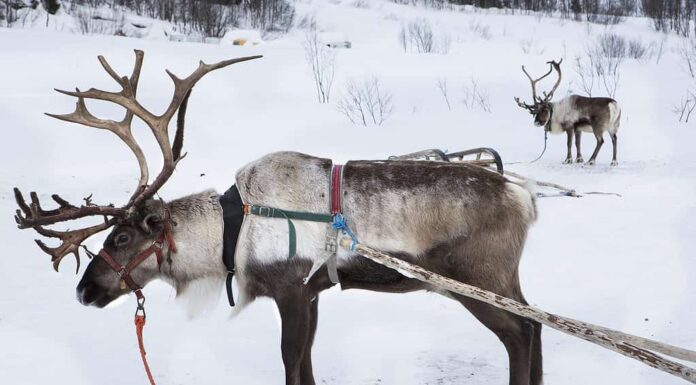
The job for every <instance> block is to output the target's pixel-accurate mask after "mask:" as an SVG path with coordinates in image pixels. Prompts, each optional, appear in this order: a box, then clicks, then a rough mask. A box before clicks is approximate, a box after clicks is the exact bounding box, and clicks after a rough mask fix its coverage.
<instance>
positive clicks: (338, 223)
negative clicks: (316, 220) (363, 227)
mask: <svg viewBox="0 0 696 385" xmlns="http://www.w3.org/2000/svg"><path fill="white" fill-rule="evenodd" d="M331 227H333V228H334V229H336V230H341V232H343V234H345V235H348V236H349V237H350V238H351V239H352V241H353V242H352V243H351V245H350V250H351V251H354V250H355V245H357V244H358V238H357V237H356V236H355V234H353V232H352V231H350V228H349V227H348V224H347V223H346V218H345V217H344V216H343V215H342V214H340V213H339V214H336V215H334V217H333V221H332V222H331Z"/></svg>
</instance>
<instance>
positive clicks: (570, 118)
mask: <svg viewBox="0 0 696 385" xmlns="http://www.w3.org/2000/svg"><path fill="white" fill-rule="evenodd" d="M562 62H563V59H561V60H560V61H559V62H555V61H549V62H547V64H549V71H548V72H547V73H546V74H545V75H543V76H542V77H540V78H538V79H532V77H531V76H530V75H529V73H528V72H527V70H526V69H525V68H524V66H522V71H523V72H524V74H525V75H527V78H528V79H529V81H530V82H531V84H532V100H533V101H534V104H531V105H530V104H527V103H525V102H522V101H520V98H518V97H516V98H515V101H516V102H517V105H518V106H520V107H522V108H524V109H526V110H528V111H529V113H530V114H532V115H534V124H535V125H536V126H538V127H541V126H543V127H544V129H545V130H546V131H547V132H550V133H552V134H560V133H561V132H564V131H565V133H566V135H568V154H567V155H566V159H565V161H564V162H563V163H566V164H568V163H573V156H572V154H571V148H572V146H573V136H575V147H576V157H575V161H576V162H577V163H582V162H583V158H582V153H581V152H580V136H581V134H582V133H583V132H591V133H593V134H594V136H595V138H596V139H597V145H596V146H595V149H594V152H593V153H592V156H591V157H590V160H589V161H588V162H587V163H588V164H590V165H593V164H595V159H596V158H597V154H598V153H599V150H600V149H601V148H602V144H604V138H603V136H604V133H605V132H608V133H609V136H610V137H611V143H612V145H613V147H614V153H613V157H612V161H611V165H612V166H616V165H618V164H619V163H618V162H617V161H616V132H617V131H618V130H619V121H620V120H621V109H620V108H619V105H618V103H617V102H616V100H614V99H611V98H592V97H590V98H588V97H585V96H580V95H570V96H567V97H565V98H563V99H561V100H559V101H557V102H551V99H552V98H553V93H554V92H555V91H556V89H557V88H558V85H559V84H561V63H562ZM553 70H556V72H558V80H556V84H554V86H553V88H552V89H551V91H550V92H549V93H546V92H544V97H543V98H540V97H538V96H537V91H536V84H537V83H538V82H539V81H540V80H542V79H544V78H545V77H547V76H549V75H550V74H551V72H552V71H553Z"/></svg>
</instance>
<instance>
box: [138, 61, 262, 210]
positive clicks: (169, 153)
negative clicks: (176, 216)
mask: <svg viewBox="0 0 696 385" xmlns="http://www.w3.org/2000/svg"><path fill="white" fill-rule="evenodd" d="M261 57H262V56H261V55H256V56H247V57H241V58H236V59H230V60H224V61H221V62H218V63H214V64H205V63H204V62H202V61H201V62H199V64H198V68H196V70H195V71H193V73H191V75H189V76H187V77H186V78H183V79H180V78H179V77H177V76H176V75H174V74H173V73H172V72H171V71H169V70H166V73H167V74H168V75H169V77H170V78H171V79H172V82H174V96H173V97H172V101H171V102H170V103H169V106H168V107H167V109H166V110H165V111H164V113H162V115H160V116H157V117H156V118H155V122H153V124H150V123H148V125H149V126H150V129H151V130H152V133H153V135H154V136H155V139H156V140H157V143H158V144H159V146H160V150H161V151H162V156H163V158H164V164H163V166H162V170H161V171H160V173H159V174H158V175H157V176H156V177H155V180H154V181H153V182H152V183H151V184H150V185H149V186H147V187H146V188H145V189H144V190H142V192H140V194H138V195H137V196H134V197H133V198H132V200H131V202H130V203H129V205H128V207H131V206H133V205H137V204H139V203H140V202H143V201H145V200H147V199H148V198H150V197H152V196H153V195H154V194H155V193H156V192H157V191H158V190H159V188H160V187H162V185H163V184H164V183H165V182H166V181H167V180H168V179H169V177H170V176H171V175H172V173H173V172H174V167H175V166H176V162H177V160H180V159H181V157H180V156H178V157H177V158H175V157H174V151H175V150H176V152H177V155H178V154H180V152H181V145H182V143H180V142H179V141H180V140H183V131H184V128H183V126H184V122H183V120H182V121H181V122H180V124H179V127H180V128H179V129H177V134H176V135H177V137H178V139H179V140H175V142H176V143H177V145H176V146H175V148H172V145H171V144H170V141H169V132H168V128H169V122H170V121H171V119H172V117H173V116H174V114H175V113H176V112H177V110H178V109H179V108H180V107H181V104H182V103H183V102H184V100H186V97H187V95H188V94H189V92H190V91H191V89H192V88H193V86H194V85H195V84H196V83H197V82H198V81H199V80H200V79H201V78H202V77H203V76H205V75H206V74H207V73H209V72H211V71H214V70H216V69H220V68H224V67H227V66H229V65H232V64H235V63H240V62H244V61H248V60H254V59H258V58H261ZM184 112H185V111H184ZM138 116H139V115H138ZM181 117H182V119H183V115H182V116H181ZM146 123H147V121H146ZM175 139H176V138H175Z"/></svg>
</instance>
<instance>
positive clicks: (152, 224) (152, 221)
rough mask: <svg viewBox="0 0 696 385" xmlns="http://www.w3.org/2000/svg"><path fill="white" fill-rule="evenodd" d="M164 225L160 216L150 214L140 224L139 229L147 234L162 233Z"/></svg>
mask: <svg viewBox="0 0 696 385" xmlns="http://www.w3.org/2000/svg"><path fill="white" fill-rule="evenodd" d="M163 226H164V224H163V223H162V215H161V214H159V213H150V214H147V215H146V216H145V218H143V220H142V222H140V227H141V228H142V229H143V231H144V232H145V233H147V234H154V233H156V232H159V231H162V228H163Z"/></svg>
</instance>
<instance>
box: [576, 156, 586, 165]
mask: <svg viewBox="0 0 696 385" xmlns="http://www.w3.org/2000/svg"><path fill="white" fill-rule="evenodd" d="M584 161H585V160H584V159H582V156H578V157H577V158H575V163H582V162H584Z"/></svg>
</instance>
